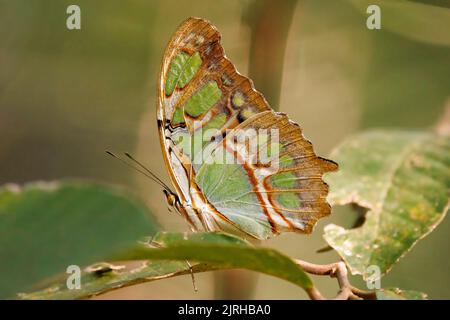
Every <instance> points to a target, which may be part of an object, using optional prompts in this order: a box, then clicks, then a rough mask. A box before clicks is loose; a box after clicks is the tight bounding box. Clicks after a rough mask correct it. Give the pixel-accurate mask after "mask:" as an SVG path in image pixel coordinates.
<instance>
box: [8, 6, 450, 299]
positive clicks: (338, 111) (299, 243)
mask: <svg viewBox="0 0 450 320" xmlns="http://www.w3.org/2000/svg"><path fill="white" fill-rule="evenodd" d="M277 3H278V2H275V1H266V0H253V1H250V0H247V1H225V0H216V1H208V0H204V1H203V0H202V1H200V0H191V1H179V0H177V1H175V0H168V1H150V0H147V1H145V0H132V1H127V2H124V1H119V0H102V1H99V0H96V1H87V0H77V1H60V0H58V1H56V0H52V1H47V0H46V1H44V0H35V1H28V0H8V1H5V0H0V38H1V39H2V41H1V42H0V136H1V139H0V182H1V184H3V183H7V182H18V183H21V182H26V181H32V180H53V179H60V178H89V179H95V180H100V181H103V182H107V183H113V184H119V185H124V186H126V187H127V188H128V189H129V190H131V191H132V192H133V193H135V194H137V195H138V196H140V197H141V198H143V199H145V200H146V202H147V203H148V206H149V207H150V208H151V209H152V211H153V212H154V213H155V214H156V215H157V217H158V220H159V221H160V222H161V224H162V225H163V226H164V228H165V229H166V230H169V231H185V230H187V229H188V228H187V224H186V223H185V221H183V219H182V218H181V217H179V216H177V215H176V214H171V213H168V212H167V209H166V204H165V201H164V198H163V194H162V192H161V190H160V188H159V187H158V186H156V185H154V184H152V183H150V182H149V181H148V180H147V179H145V177H142V176H140V175H139V174H137V173H136V172H133V171H130V170H129V169H128V168H126V167H124V166H122V165H121V164H120V163H118V162H117V161H114V160H112V159H111V158H109V157H107V156H106V155H105V153H104V150H105V149H111V150H113V151H118V152H120V151H128V152H130V153H132V154H134V155H136V157H137V158H139V159H141V160H143V161H144V162H145V163H147V164H148V166H149V167H150V168H151V170H153V171H154V172H156V173H157V174H159V175H160V176H163V177H164V178H166V177H167V176H166V173H165V167H164V164H163V160H162V157H161V153H160V146H159V141H158V137H157V134H158V133H157V130H156V118H155V107H156V97H155V93H156V84H157V76H158V71H159V68H160V62H161V59H162V54H163V52H164V49H165V46H166V44H167V42H168V40H169V38H170V36H171V34H172V32H173V31H174V30H175V29H176V27H177V26H178V25H179V24H180V23H181V22H182V21H183V20H184V19H186V18H187V17H188V16H197V17H202V18H206V19H208V20H210V21H211V22H212V23H213V24H215V25H216V26H217V28H218V29H219V30H220V32H221V33H222V44H223V46H224V48H225V51H226V53H227V56H228V57H229V58H230V59H231V60H232V61H233V62H234V64H235V65H236V66H237V68H238V70H239V71H240V72H241V73H243V74H245V75H249V74H250V76H251V77H252V78H253V80H254V82H255V87H256V88H257V89H259V90H260V91H262V92H263V93H265V94H266V97H267V99H268V100H269V102H270V103H271V104H272V105H273V106H274V107H278V109H279V110H280V111H283V112H286V113H288V114H289V115H290V117H291V118H292V119H293V120H295V121H297V122H298V123H300V125H301V126H302V127H303V129H304V133H305V136H306V137H307V138H309V139H310V140H311V141H312V142H313V143H314V145H315V148H316V151H317V152H318V153H319V154H320V155H323V156H326V155H327V154H328V153H329V152H330V151H331V149H332V148H333V147H334V146H336V145H337V144H338V143H339V142H340V141H342V140H343V139H344V138H345V137H346V136H348V135H349V134H352V133H355V132H358V131H361V130H365V129H368V128H374V127H377V128H378V127H383V128H422V129H430V128H432V127H433V126H434V125H435V123H436V122H437V121H438V119H439V118H440V116H441V114H442V113H443V110H444V108H445V106H446V104H447V105H448V104H449V103H450V102H449V101H450V100H449V98H450V32H449V30H450V4H449V2H448V1H407V0H397V1H395V0H392V1H375V0H374V1H370V2H369V1H364V0H355V1H351V0H340V1H336V0H299V1H295V0H284V1H282V4H277ZM70 4H77V5H79V6H80V8H81V30H68V29H67V28H66V19H67V17H68V15H67V14H66V8H67V7H68V5H70ZM369 4H378V5H379V6H380V7H381V14H382V16H381V26H382V28H381V30H368V29H367V28H366V18H367V16H368V15H367V14H366V8H367V6H368V5H369ZM268 31H273V32H268ZM261 52H262V53H263V54H264V56H263V57H261V54H262V53H261ZM354 218H355V215H354V214H353V213H352V212H351V211H350V210H348V208H335V209H334V211H333V215H332V216H331V217H330V218H327V219H324V221H321V222H320V223H319V225H318V226H317V228H316V231H315V232H314V233H313V235H311V236H301V235H295V234H287V235H283V236H280V237H278V238H276V239H273V240H271V241H269V242H267V243H265V244H264V245H267V246H271V247H274V248H277V249H279V250H281V251H282V252H285V253H287V254H289V255H291V256H294V257H298V258H301V259H303V260H308V261H311V262H315V263H326V262H333V261H336V260H337V259H338V258H337V255H336V254H335V253H333V252H328V253H323V254H317V253H315V251H316V250H317V249H319V248H321V247H323V246H324V241H323V240H322V229H323V226H324V225H326V224H328V223H336V224H340V225H344V226H350V225H351V224H352V221H353V220H354ZM99 232H101V231H99ZM449 232H450V221H449V220H448V219H447V220H444V222H443V223H442V224H441V225H440V226H439V227H438V228H437V229H436V230H435V231H434V232H433V233H432V234H431V235H429V236H428V237H427V238H425V239H424V240H422V241H421V242H419V243H418V244H417V246H416V247H415V248H414V249H413V250H412V252H411V253H409V254H408V255H407V256H406V257H405V258H403V259H402V260H401V261H400V262H399V263H398V265H396V266H395V267H394V268H393V270H392V271H391V272H390V273H389V274H388V275H387V276H386V277H385V278H383V279H382V286H383V287H388V286H396V287H400V288H402V289H416V290H420V291H423V292H426V293H428V294H429V295H430V297H431V298H446V299H450V288H449V286H448V285H447V284H448V283H450V273H449V271H450V259H449V256H448V251H449V240H448V239H449V237H448V233H449ZM68 236H70V235H68ZM246 274H247V273H246V272H239V273H238V274H237V275H236V274H234V275H232V276H231V278H232V279H233V276H234V277H235V279H240V277H241V278H242V276H243V275H244V276H245V277H248V278H250V279H256V276H255V275H250V276H248V275H246ZM227 276H228V277H230V275H227ZM1 277H2V276H1V275H0V278H1ZM219 277H220V276H219ZM214 278H216V280H217V278H218V276H217V275H214V274H212V273H206V274H199V275H197V282H198V287H199V292H198V293H194V292H193V290H192V284H191V280H190V277H189V276H186V277H179V278H173V279H168V280H164V281H159V282H158V281H157V282H152V283H149V284H142V285H138V286H134V287H131V288H126V289H121V290H118V291H114V292H111V293H108V294H105V295H102V296H100V297H98V298H100V299H104V298H124V299H131V298H136V299H147V298H160V299H182V298H186V299H196V298H213V297H226V296H227V294H228V297H229V296H230V295H231V296H233V290H235V291H237V292H239V291H242V290H244V289H243V288H240V287H239V286H238V284H235V287H233V283H232V282H231V283H229V285H228V288H227V289H223V288H222V289H223V290H228V293H223V292H222V293H221V292H218V291H220V290H222V289H221V288H220V286H216V288H214V283H215V281H214ZM314 280H315V281H316V282H317V284H318V287H319V289H321V290H322V291H323V292H324V293H325V294H328V295H329V296H330V295H333V293H334V292H335V291H336V289H337V285H336V284H335V281H334V280H330V279H328V278H315V279H314ZM2 281H5V279H2ZM236 281H237V282H239V281H240V280H236ZM352 281H353V282H355V284H357V285H360V286H361V287H363V286H364V284H363V283H362V282H361V281H360V280H359V278H357V277H355V278H354V279H352ZM250 282H251V281H250ZM230 292H231V293H230ZM241 294H242V292H241ZM235 296H236V295H235ZM237 296H239V295H237ZM251 297H254V298H259V299H298V298H306V294H305V293H304V292H303V291H302V290H301V289H299V288H297V287H295V286H294V285H292V284H289V283H286V282H283V281H280V280H277V279H274V278H270V277H267V276H260V275H259V276H258V277H257V281H256V285H255V290H254V292H253V294H252V295H251Z"/></svg>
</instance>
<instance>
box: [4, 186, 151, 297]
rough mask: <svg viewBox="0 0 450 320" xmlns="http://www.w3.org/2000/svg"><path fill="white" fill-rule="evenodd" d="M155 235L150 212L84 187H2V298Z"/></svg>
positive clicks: (119, 195)
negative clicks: (71, 266)
mask: <svg viewBox="0 0 450 320" xmlns="http://www.w3.org/2000/svg"><path fill="white" fill-rule="evenodd" d="M156 231H157V227H156V224H155V222H154V221H153V220H152V218H151V216H150V214H149V212H148V209H147V208H146V207H145V205H144V204H142V203H141V202H139V201H137V200H135V199H133V198H130V197H129V196H127V195H126V194H124V193H123V192H119V190H116V189H113V188H110V187H109V188H108V187H105V186H101V185H93V184H87V183H81V182H80V183H76V182H72V183H69V182H67V183H56V182H52V183H43V182H40V183H32V184H27V185H25V186H24V187H23V188H22V187H19V186H17V185H7V186H4V187H2V188H0V261H2V263H0V274H2V278H3V281H2V285H1V286H0V298H7V297H12V296H14V295H15V294H16V293H17V292H21V291H25V290H30V289H31V288H33V287H36V286H35V285H36V284H38V283H39V282H42V281H43V280H45V279H46V278H48V277H50V276H53V275H54V274H58V273H65V272H66V269H67V267H68V266H69V265H79V266H83V265H87V264H89V263H92V262H95V261H98V260H100V259H104V258H105V257H107V256H110V255H111V254H114V253H115V252H117V251H119V250H123V248H124V246H129V245H130V244H131V243H134V242H135V241H136V240H137V239H139V238H142V237H143V236H147V235H151V234H154V233H155V232H156Z"/></svg>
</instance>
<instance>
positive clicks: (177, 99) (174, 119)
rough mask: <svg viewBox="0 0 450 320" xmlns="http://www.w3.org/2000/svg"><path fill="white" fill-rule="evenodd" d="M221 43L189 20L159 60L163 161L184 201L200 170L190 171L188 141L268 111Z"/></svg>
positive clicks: (216, 34) (211, 31)
mask: <svg viewBox="0 0 450 320" xmlns="http://www.w3.org/2000/svg"><path fill="white" fill-rule="evenodd" d="M219 41H220V34H219V32H218V31H217V29H216V28H215V27H214V26H213V25H212V24H210V23H209V22H207V21H205V20H203V19H198V18H189V19H187V20H186V21H184V22H183V23H182V24H181V25H180V26H179V27H178V29H177V31H176V32H175V33H174V35H173V36H172V38H171V40H170V42H169V44H168V46H167V49H166V51H165V54H164V58H163V63H162V68H161V72H160V83H159V88H158V108H157V118H158V127H159V134H160V141H161V147H162V150H163V157H164V160H165V163H166V166H167V168H168V172H169V174H170V178H171V180H172V183H173V184H174V186H175V188H176V190H177V193H178V195H179V196H180V199H181V200H182V202H183V201H184V202H186V201H189V199H190V191H189V184H190V178H191V176H192V173H193V172H194V173H195V171H196V170H197V169H198V166H195V165H194V166H192V167H191V165H192V162H193V161H192V159H193V158H194V154H193V153H194V152H195V150H192V149H194V148H191V141H192V140H194V139H191V138H192V137H194V136H195V137H196V138H197V136H198V135H202V136H203V134H205V133H206V132H207V131H208V129H218V130H220V131H223V132H224V131H225V130H226V129H227V128H233V127H235V126H237V125H238V124H239V123H241V122H243V121H245V119H248V118H249V117H251V116H252V115H254V114H257V113H259V112H261V111H266V110H270V107H269V106H268V104H267V102H266V101H265V99H264V97H263V96H262V95H261V94H260V93H259V92H257V91H255V90H254V88H253V85H252V83H251V81H250V80H249V79H248V78H246V77H244V76H242V75H240V74H239V73H238V72H237V71H236V69H235V67H234V66H233V64H232V63H231V62H230V61H229V60H228V59H227V58H226V57H225V55H224V50H223V48H222V46H221V45H220V43H219ZM194 124H196V125H194ZM201 138H203V137H201ZM196 140H199V139H196ZM202 147H204V145H202V146H200V148H196V149H201V148H202Z"/></svg>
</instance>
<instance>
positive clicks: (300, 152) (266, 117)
mask: <svg viewBox="0 0 450 320" xmlns="http://www.w3.org/2000/svg"><path fill="white" fill-rule="evenodd" d="M250 130H251V131H252V132H259V133H261V132H262V133H264V132H271V131H270V130H275V131H274V132H277V133H278V135H279V137H278V141H277V142H276V143H274V144H276V145H274V144H272V143H271V141H272V140H271V139H259V140H260V141H259V144H258V149H259V152H261V150H262V152H265V151H266V150H268V149H269V147H272V148H273V150H272V151H273V154H272V155H271V156H272V158H271V159H273V160H272V162H271V163H270V164H269V165H268V163H261V162H260V161H258V159H257V158H256V157H258V156H260V154H258V153H255V152H253V151H252V152H250V153H249V154H245V152H247V150H248V148H249V146H248V144H247V145H244V144H243V143H242V145H239V143H237V142H236V137H238V136H239V135H247V136H249V137H251V135H249V134H247V132H248V131H250ZM258 138H261V135H260V134H259V135H258ZM258 138H257V139H258ZM261 140H263V141H261ZM242 141H243V142H245V141H244V140H242ZM275 149H276V150H275ZM236 150H238V151H236ZM252 155H253V157H252ZM218 157H220V159H217V158H218ZM238 157H240V158H241V161H238V162H241V163H236V164H227V162H229V163H231V162H232V161H228V158H234V159H237V158H238ZM211 158H216V159H215V160H216V161H214V162H213V161H205V163H204V164H203V165H202V166H201V168H200V170H199V172H198V175H197V176H196V182H197V184H198V185H199V187H200V189H202V190H203V192H204V195H205V196H206V198H207V200H208V201H209V202H210V203H211V205H212V207H213V208H214V209H215V210H213V213H214V214H215V217H216V221H217V222H218V223H221V222H222V221H223V220H224V218H226V219H228V220H230V222H232V223H233V224H234V225H239V227H240V229H241V230H242V231H244V232H245V233H247V234H250V235H252V236H254V237H256V238H267V237H269V236H270V235H271V233H279V232H281V231H298V232H302V233H310V232H311V231H312V228H313V226H314V224H315V222H316V221H317V220H318V219H319V218H321V217H323V216H326V215H328V214H329V213H330V207H329V205H328V203H327V202H326V196H327V193H328V186H327V185H326V184H325V183H324V182H323V181H322V179H321V178H322V175H323V174H324V173H325V172H328V171H333V170H336V169H337V166H336V164H335V163H334V162H332V161H329V160H326V159H323V158H320V157H318V156H316V154H315V153H314V151H313V148H312V145H311V143H310V142H309V141H307V140H306V139H305V138H304V137H303V135H302V131H301V129H300V127H299V126H298V125H297V124H296V123H294V122H292V121H290V120H289V118H288V117H287V116H286V115H284V114H281V113H275V112H273V111H266V112H263V113H259V114H258V115H255V116H253V117H251V118H250V119H248V120H247V121H245V122H244V123H242V124H241V125H239V126H238V127H236V128H235V129H234V130H232V131H231V132H229V133H228V134H227V136H226V138H225V139H224V140H223V141H222V142H221V143H220V144H218V145H217V146H216V148H215V149H214V150H213V151H212V152H211ZM235 162H236V161H235ZM223 216H224V217H223Z"/></svg>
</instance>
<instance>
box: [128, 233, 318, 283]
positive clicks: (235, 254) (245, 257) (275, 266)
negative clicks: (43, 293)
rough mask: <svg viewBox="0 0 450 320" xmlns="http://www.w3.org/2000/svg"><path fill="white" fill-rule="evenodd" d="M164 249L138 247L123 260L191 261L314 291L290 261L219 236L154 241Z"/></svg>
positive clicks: (173, 236) (160, 236)
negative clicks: (241, 270)
mask: <svg viewBox="0 0 450 320" xmlns="http://www.w3.org/2000/svg"><path fill="white" fill-rule="evenodd" d="M153 241H154V242H156V243H159V244H160V246H161V247H162V248H160V249H152V248H149V247H148V246H146V245H139V246H137V247H136V248H134V249H133V250H130V251H129V252H127V253H126V254H124V255H123V256H120V258H121V259H128V260H130V259H134V260H135V259H152V260H181V261H183V260H189V261H196V262H199V263H208V264H212V265H214V266H217V267H224V268H244V269H248V270H253V271H257V272H262V273H265V274H268V275H272V276H275V277H278V278H281V279H284V280H287V281H290V282H292V283H294V284H296V285H298V286H300V287H302V288H305V289H309V288H311V287H312V282H311V279H310V278H309V277H308V275H307V274H306V273H305V272H304V271H303V269H302V268H301V267H300V266H299V265H297V264H296V263H295V262H294V261H293V260H292V259H291V258H289V257H287V256H285V255H283V254H281V253H279V252H278V251H276V250H273V249H269V248H257V247H253V246H251V245H250V244H249V243H247V242H245V241H243V240H241V239H239V238H237V237H234V236H231V235H228V234H224V233H220V232H211V233H194V234H173V233H162V234H158V235H157V236H156V237H155V239H154V240H153Z"/></svg>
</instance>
